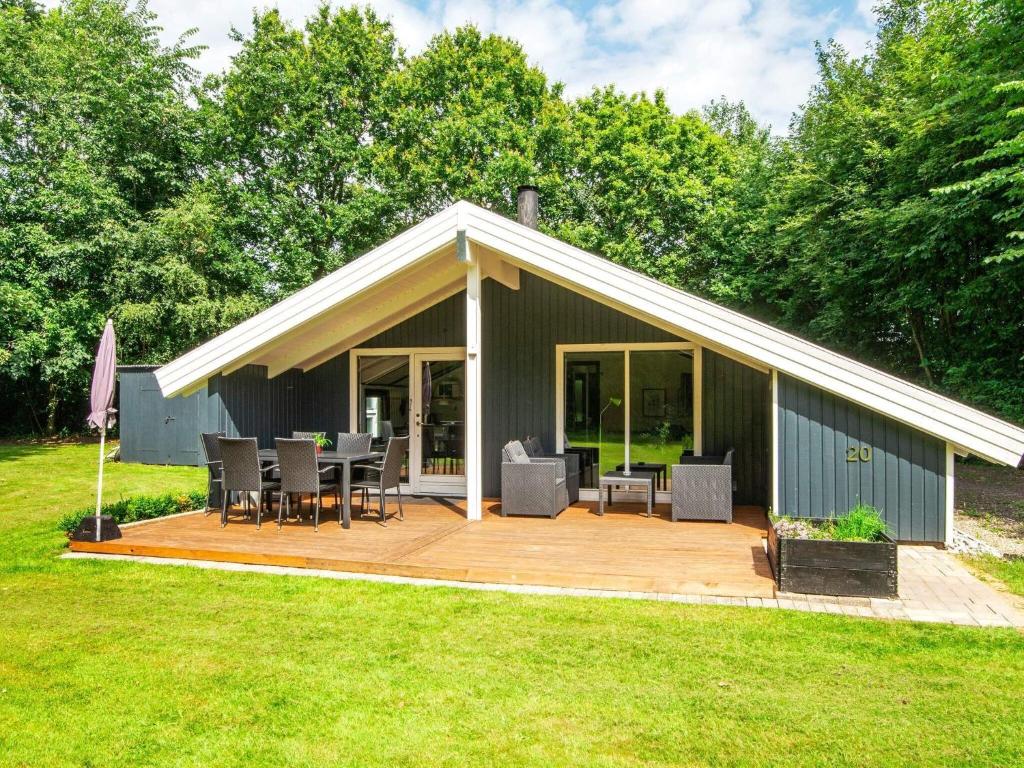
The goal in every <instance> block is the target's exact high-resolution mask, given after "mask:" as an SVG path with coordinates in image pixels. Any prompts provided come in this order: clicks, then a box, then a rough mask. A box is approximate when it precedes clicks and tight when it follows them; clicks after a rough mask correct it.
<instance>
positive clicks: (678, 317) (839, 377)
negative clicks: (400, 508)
mask: <svg viewBox="0 0 1024 768" xmlns="http://www.w3.org/2000/svg"><path fill="white" fill-rule="evenodd" d="M460 230H461V231H465V233H466V237H467V238H468V240H469V241H470V242H471V243H477V244H479V245H483V246H486V247H487V248H489V249H491V250H492V251H494V252H496V253H498V254H500V255H501V257H502V258H503V259H504V260H505V261H507V262H509V263H511V264H513V265H515V266H518V267H522V268H524V269H527V270H528V271H530V272H534V273H536V274H539V275H541V276H542V277H545V278H546V279H548V280H551V281H553V282H556V283H559V284H561V285H563V286H566V287H569V288H571V289H573V290H575V291H578V292H580V293H583V294H584V295H587V296H590V297H591V298H594V299H596V300H598V301H601V302H603V303H605V304H608V305H611V306H614V307H616V308H618V309H621V310H622V311H625V312H627V313H629V314H631V315H633V316H635V317H638V318H640V319H642V320H646V321H647V322H649V323H652V324H654V325H657V326H659V327H661V328H664V329H666V330H669V331H672V332H675V333H679V334H680V335H684V336H686V337H689V338H693V339H694V340H695V341H700V342H702V343H704V344H706V345H708V346H709V347H712V348H714V349H718V350H720V351H722V352H724V353H725V354H732V355H733V356H735V357H738V358H739V359H741V360H746V361H750V362H754V363H758V364H761V365H763V366H765V367H768V368H774V369H777V370H779V371H780V372H783V373H786V374H789V375H791V376H794V377H796V378H799V379H802V380H804V381H806V382H809V383H811V384H814V385H815V386H818V387H821V388H822V389H824V390H827V391H829V392H832V393H834V394H836V395H839V396H841V397H844V398H847V399H849V400H852V401H854V402H857V403H860V404H862V405H864V406H866V407H868V408H870V409H872V410H874V411H877V412H879V413H882V414H885V415H887V416H890V417H892V418H894V419H896V420H898V421H901V422H904V423H905V424H908V425H910V426H912V427H915V428H917V429H920V430H922V431H924V432H928V433H929V434H932V435H934V436H936V437H938V438H941V439H942V440H944V441H946V442H949V443H952V444H953V445H954V446H955V447H956V448H958V449H960V450H963V451H966V452H970V453H974V454H976V455H978V456H981V457H983V458H986V459H989V460H991V461H996V462H998V463H1001V464H1008V465H1011V466H1018V465H1020V464H1021V463H1022V461H1024V429H1020V428H1019V427H1016V426H1014V425H1012V424H1009V423H1007V422H1005V421H1001V420H999V419H996V418H994V417H992V416H989V415H988V414H985V413H982V412H981V411H978V410H976V409H973V408H969V407H968V406H966V405H963V404H962V403H959V402H957V401H955V400H952V399H950V398H947V397H942V396H941V395H937V394H935V393H934V392H931V391H929V390H926V389H924V388H922V387H918V386H916V385H914V384H910V383H908V382H906V381H903V380H902V379H899V378H896V377H895V376H891V375H889V374H886V373H883V372H882V371H879V370H876V369H874V368H871V367H870V366H867V365H864V364H862V363H858V362H856V361H855V360H851V359H849V358H846V357H843V356H842V355H839V354H836V353H835V352H831V351H829V350H827V349H825V348H823V347H820V346H818V345H816V344H812V343H810V342H808V341H805V340H804V339H801V338H798V337H796V336H793V335H791V334H788V333H785V332H783V331H780V330H778V329H776V328H773V327H772V326H770V325H767V324H766V323H762V322H759V321H757V320H754V319H752V318H749V317H747V316H745V315H743V314H740V313H739V312H735V311H733V310H730V309H726V308H725V307H722V306H719V305H718V304H715V303H713V302H710V301H707V300H705V299H701V298H699V297H697V296H694V295H692V294H689V293H686V292H685V291H680V290H677V289H675V288H671V287H669V286H667V285H665V284H664V283H660V282H658V281H657V280H654V279H652V278H649V277H645V276H644V275H640V274H638V273H636V272H633V271H631V270H629V269H626V268H625V267H621V266H619V265H617V264H615V263H613V262H611V261H609V260H608V259H605V258H602V257H600V256H595V255H594V254H591V253H587V252H586V251H583V250H580V249H579V248H574V247H573V246H571V245H568V244H567V243H564V242H562V241H561V240H558V239H556V238H553V237H550V236H548V235H545V234H543V233H541V232H539V231H537V230H534V229H530V228H528V227H524V226H523V225H521V224H518V223H517V222H514V221H511V220H509V219H506V218H504V217H502V216H499V215H498V214H495V213H492V212H490V211H486V210H484V209H483V208H479V207H478V206H475V205H471V204H470V203H466V202H460V203H456V204H455V205H452V206H451V207H449V208H447V209H445V210H444V211H442V212H440V213H438V214H437V215H435V216H432V217H431V218H429V219H427V220H426V221H423V222H422V223H420V224H418V225H416V226H415V227H412V228H411V229H409V230H407V231H406V232H404V233H402V234H400V235H398V236H397V237H395V238H394V239H392V240H390V241H388V242H387V243H385V244H384V245H382V246H380V247H379V248H376V249H374V250H373V251H371V252H370V253H367V254H366V255H364V256H362V257H360V258H358V259H356V260H355V261H353V262H352V263H350V264H348V265H346V266H344V267H342V268H341V269H339V270H337V271H336V272H334V273H332V274H330V275H328V276H327V277H324V278H323V279H321V280H318V281H317V282H315V283H313V284H312V285H310V286H309V287H307V288H304V289H303V290H301V291H299V292H298V293H296V294H294V295H293V296H290V297H289V298H287V299H285V300H283V301H281V302H279V303H278V304H275V305H274V306H273V307H270V308H269V309H267V310H265V311H264V312H261V313H260V314H258V315H256V316H255V317H253V318H250V319H249V320H247V321H245V322H244V323H241V324H240V325H238V326H236V327H235V328H232V329H231V330H229V331H226V332H224V333H223V334H221V335H220V336H217V337H216V338H214V339H212V340H210V341H208V342H207V343H205V344H203V345H201V346H199V347H197V348H196V349H194V350H192V351H190V352H188V353H186V354H184V355H182V356H181V357H179V358H178V359H176V360H174V361H172V362H170V363H168V364H167V365H165V366H164V367H163V368H161V369H159V370H158V371H157V373H156V375H157V380H158V382H159V384H160V388H161V390H162V391H163V393H164V394H165V395H168V396H169V395H174V394H180V393H183V392H188V391H191V390H194V389H196V388H198V387H200V386H202V385H203V384H204V383H205V382H206V380H207V379H208V378H209V377H210V376H213V375H215V374H216V373H219V372H226V371H231V370H234V369H236V368H238V367H239V366H240V365H244V364H245V363H248V362H268V361H270V360H274V359H279V360H284V361H286V362H287V361H288V360H289V359H290V358H289V357H288V356H287V355H283V356H282V353H281V352H277V351H275V350H283V349H288V348H289V347H294V346H295V344H296V340H297V339H302V340H304V344H305V347H303V349H304V350H305V351H303V352H302V353H301V354H299V355H298V356H297V357H295V353H293V357H295V362H299V361H301V360H313V361H314V362H315V361H316V360H319V359H320V358H316V357H313V356H311V355H309V356H305V357H303V355H306V353H307V352H308V351H309V350H310V349H312V348H314V347H315V346H317V345H321V346H322V348H323V349H324V350H327V351H329V352H332V353H334V354H337V353H338V352H339V351H341V347H339V345H342V346H343V345H344V344H345V343H346V342H347V341H350V340H353V339H358V338H359V336H358V334H357V332H356V329H355V328H354V326H352V325H351V323H350V324H349V325H348V326H346V328H345V330H344V332H343V333H342V332H339V334H337V335H336V336H334V337H332V336H331V335H330V333H328V332H327V331H328V330H330V329H326V330H316V327H317V320H318V319H320V318H326V317H334V315H332V314H331V313H332V311H334V312H335V313H337V312H340V311H342V310H343V309H344V307H343V305H348V306H349V307H350V308H351V307H353V305H355V304H357V303H358V302H360V301H369V299H368V298H367V297H368V296H369V295H370V294H371V293H372V292H373V291H374V290H377V291H380V290H381V286H382V282H381V281H389V280H392V279H398V276H399V274H400V273H403V274H409V273H410V270H413V269H415V268H416V267H417V265H418V266H419V267H420V269H421V271H424V270H426V271H428V272H429V273H430V274H434V275H437V276H436V278H435V279H434V281H433V282H429V281H427V280H422V279H419V278H416V277H415V276H414V277H413V278H412V279H411V283H410V282H409V281H408V280H407V281H406V282H405V283H403V290H402V293H403V297H404V299H405V300H406V301H407V303H408V304H410V305H413V304H415V302H416V301H429V300H431V299H433V298H436V297H440V296H443V295H450V294H451V293H452V292H454V291H455V290H457V289H458V288H459V285H458V282H457V280H454V279H453V278H455V277H457V275H458V272H457V271H452V272H450V273H449V272H445V273H440V272H439V271H438V270H442V269H451V268H452V267H455V266H457V263H456V260H455V251H454V248H453V246H454V243H455V241H456V236H457V232H459V231H460ZM445 249H447V251H446V253H447V254H448V258H447V259H446V260H445V264H446V265H447V266H438V267H437V268H434V267H432V266H431V265H430V264H427V266H426V267H424V264H426V263H427V262H429V260H430V259H432V258H436V257H437V255H438V253H439V252H442V251H445ZM386 284H387V283H386V282H385V283H383V285H386ZM420 284H423V285H424V288H423V292H422V293H423V295H419V294H417V293H416V292H415V291H414V290H411V289H410V288H409V285H413V286H416V285H420ZM359 306H373V307H374V308H376V307H377V306H378V304H360V305H359ZM484 311H486V308H485V309H484ZM349 317H351V315H349ZM389 317H390V315H389ZM394 317H396V318H398V317H399V315H397V314H396V315H394ZM332 322H333V321H332ZM372 323H377V324H379V318H367V319H366V326H367V328H369V327H370V326H371V324H372ZM356 343H358V341H357V342H356ZM355 345H356V344H352V346H355ZM275 355H277V358H275ZM273 372H275V369H273V367H272V373H273ZM278 372H279V371H278Z"/></svg>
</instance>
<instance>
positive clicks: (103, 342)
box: [88, 320, 117, 431]
mask: <svg viewBox="0 0 1024 768" xmlns="http://www.w3.org/2000/svg"><path fill="white" fill-rule="evenodd" d="M116 377H117V341H116V340H115V339H114V321H113V320H107V325H106V327H105V328H104V329H103V336H102V337H101V338H100V346H99V349H98V350H97V351H96V365H95V367H94V368H93V371H92V392H91V394H90V395H89V418H88V421H89V424H91V425H92V426H94V427H96V429H99V430H103V431H105V430H106V429H107V428H109V427H112V426H114V422H115V421H116V417H115V414H116V413H117V411H116V410H114V382H115V380H116Z"/></svg>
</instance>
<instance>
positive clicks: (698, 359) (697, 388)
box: [693, 347, 704, 456]
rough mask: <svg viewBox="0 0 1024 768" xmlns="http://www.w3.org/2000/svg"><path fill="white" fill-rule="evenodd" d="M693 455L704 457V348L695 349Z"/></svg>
mask: <svg viewBox="0 0 1024 768" xmlns="http://www.w3.org/2000/svg"><path fill="white" fill-rule="evenodd" d="M693 455H694V456H703V455H704V348H703V347H694V348H693Z"/></svg>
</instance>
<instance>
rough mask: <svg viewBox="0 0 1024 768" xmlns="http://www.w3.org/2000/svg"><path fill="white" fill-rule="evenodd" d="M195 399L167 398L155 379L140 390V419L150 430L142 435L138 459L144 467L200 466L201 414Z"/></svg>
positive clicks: (193, 397) (191, 397) (152, 377)
mask: <svg viewBox="0 0 1024 768" xmlns="http://www.w3.org/2000/svg"><path fill="white" fill-rule="evenodd" d="M196 403H197V399H196V396H195V395H190V396H188V397H171V398H165V397H164V396H163V394H162V393H161V392H160V387H159V386H158V385H157V383H156V377H155V376H153V375H149V376H146V377H145V379H144V380H143V382H142V383H141V385H140V387H139V417H140V419H141V421H142V422H144V423H145V424H146V425H147V427H148V429H146V430H144V431H143V432H142V434H141V435H139V446H138V451H137V453H138V456H139V461H141V462H142V463H144V464H181V465H192V466H195V465H196V464H198V463H199V414H198V412H197V407H196Z"/></svg>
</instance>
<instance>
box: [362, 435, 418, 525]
mask: <svg viewBox="0 0 1024 768" xmlns="http://www.w3.org/2000/svg"><path fill="white" fill-rule="evenodd" d="M408 450H409V438H408V437H392V438H391V439H390V440H388V447H387V449H386V450H385V451H384V461H382V462H381V463H380V464H356V465H355V466H353V467H352V469H353V470H356V469H360V470H362V471H363V472H364V474H365V477H364V479H362V480H359V481H357V482H354V483H352V489H353V490H355V489H356V488H358V489H360V490H361V491H362V492H363V503H362V509H361V511H360V517H362V516H364V515H365V514H366V511H367V506H368V504H367V497H368V495H369V492H370V491H375V492H376V493H377V495H378V498H379V500H380V521H381V524H383V525H387V524H388V513H387V506H386V501H385V498H386V495H387V492H388V491H389V490H391V489H392V488H394V489H396V490H397V491H398V519H399V520H405V511H404V510H403V509H402V486H401V482H402V461H403V460H404V459H405V454H406V452H407V451H408Z"/></svg>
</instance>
